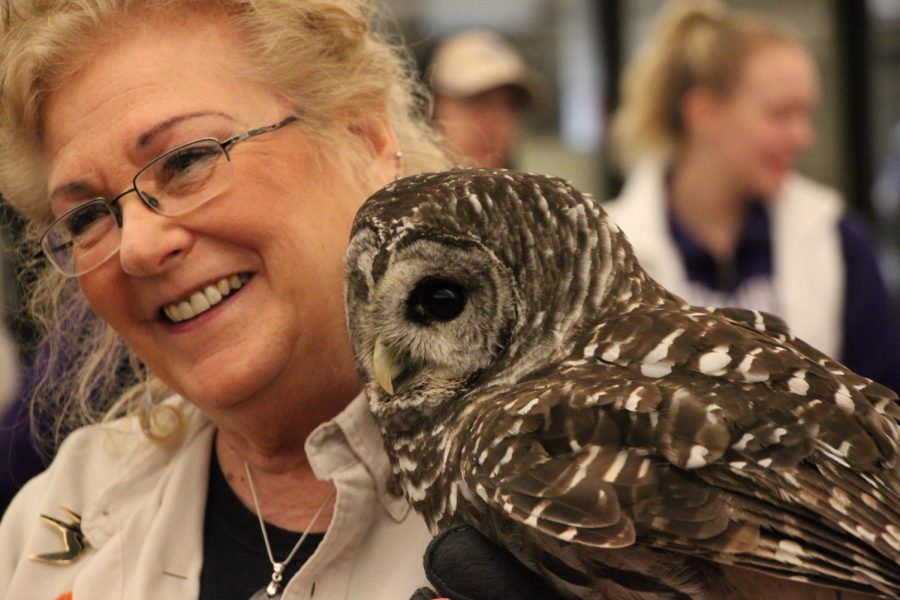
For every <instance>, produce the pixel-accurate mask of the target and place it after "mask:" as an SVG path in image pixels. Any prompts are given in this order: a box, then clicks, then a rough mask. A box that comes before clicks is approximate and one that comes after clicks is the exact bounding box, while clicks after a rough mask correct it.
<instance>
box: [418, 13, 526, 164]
mask: <svg viewBox="0 0 900 600" xmlns="http://www.w3.org/2000/svg"><path fill="white" fill-rule="evenodd" d="M428 78H429V81H430V82H431V89H432V93H433V94H434V112H433V118H434V121H435V124H436V125H437V127H438V129H439V130H440V131H441V132H442V133H443V135H444V138H445V140H446V143H447V146H448V148H449V149H450V150H451V152H453V153H454V154H455V158H456V159H457V160H459V161H460V162H462V163H464V164H465V165H466V166H473V167H494V168H511V167H512V166H513V164H514V161H515V155H516V149H517V147H518V146H519V142H520V140H521V138H522V133H523V129H524V121H525V116H526V113H527V111H528V110H529V109H530V108H531V107H532V105H533V103H534V101H535V97H536V92H537V84H536V82H535V78H534V75H533V74H532V72H531V70H530V69H529V67H528V65H527V64H526V63H525V60H524V59H523V58H522V55H521V54H520V53H519V51H518V50H517V49H516V48H515V47H514V46H513V45H512V43H510V42H509V41H508V40H507V39H505V38H503V37H502V36H500V35H499V34H497V33H496V32H493V31H490V30H486V29H470V30H465V31H462V32H460V33H457V34H455V35H452V36H450V37H448V38H447V39H445V40H444V41H443V42H442V43H441V44H440V45H439V46H438V48H437V49H436V50H435V53H434V56H433V58H432V61H431V64H430V66H429V68H428Z"/></svg>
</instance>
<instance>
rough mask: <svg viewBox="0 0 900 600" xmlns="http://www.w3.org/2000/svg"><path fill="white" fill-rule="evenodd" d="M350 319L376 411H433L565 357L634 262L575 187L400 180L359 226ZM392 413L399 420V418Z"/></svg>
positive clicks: (492, 180) (449, 177)
mask: <svg viewBox="0 0 900 600" xmlns="http://www.w3.org/2000/svg"><path fill="white" fill-rule="evenodd" d="M351 237H352V239H351V244H350V248H349V250H348V253H347V274H348V279H347V293H346V298H347V317H348V324H349V329H350V336H351V340H352V343H353V347H354V351H355V353H356V358H357V366H358V368H359V370H360V372H361V373H362V375H363V377H364V378H365V379H366V381H367V382H369V386H368V388H367V389H368V391H369V395H370V398H371V399H372V404H373V410H375V412H376V416H378V411H379V410H393V408H397V409H399V410H403V409H405V408H409V407H415V408H416V409H417V411H416V412H419V413H421V411H422V410H434V409H436V408H437V407H438V406H440V405H443V404H444V402H445V401H446V400H447V399H450V398H460V397H462V396H464V393H463V392H464V391H466V390H469V389H472V387H473V386H475V385H478V386H479V387H481V386H485V385H491V384H495V383H507V382H514V381H516V380H517V378H518V377H520V376H521V375H524V374H526V373H528V372H529V371H530V370H533V369H534V368H537V367H538V366H539V365H541V364H546V363H547V361H548V360H550V359H551V358H554V357H556V358H558V357H560V356H565V355H566V353H567V352H570V351H572V349H574V348H575V346H576V345H577V343H578V338H579V336H578V331H579V330H581V329H584V328H588V327H590V322H591V321H592V320H593V319H596V318H597V316H598V315H599V312H600V310H601V307H602V305H603V304H604V301H605V298H606V297H607V295H608V293H609V292H610V290H613V289H614V288H616V286H618V285H619V284H620V283H621V282H623V281H625V279H624V278H623V277H622V275H621V274H622V273H624V272H633V269H631V266H632V265H630V264H629V265H627V266H628V268H613V264H614V263H616V262H618V263H619V264H618V266H622V263H623V262H624V261H629V260H631V259H632V254H631V251H630V249H629V247H628V244H627V242H626V241H625V240H624V237H623V236H622V235H621V232H620V231H619V230H618V228H617V227H616V226H615V225H614V224H612V222H611V221H609V219H608V218H607V216H606V214H605V213H604V212H603V210H602V209H601V208H600V207H599V206H598V205H597V204H596V202H594V200H593V199H592V198H590V197H589V196H587V195H584V194H581V193H579V192H578V191H577V190H575V189H574V188H572V186H570V185H569V184H568V183H566V182H565V181H563V180H561V179H558V178H555V177H549V176H545V175H534V174H529V173H516V172H512V171H503V170H491V169H469V170H454V171H448V172H444V173H426V174H422V175H414V176H412V177H407V178H404V179H401V180H398V181H396V182H394V183H392V184H390V185H388V186H387V187H385V188H384V189H382V190H380V191H378V192H377V193H375V194H374V195H373V196H372V197H371V198H369V199H368V200H367V201H366V202H365V204H364V205H363V207H362V208H361V209H360V211H359V213H358V214H357V216H356V220H355V222H354V225H353V232H352V235H351ZM390 407H393V408H390Z"/></svg>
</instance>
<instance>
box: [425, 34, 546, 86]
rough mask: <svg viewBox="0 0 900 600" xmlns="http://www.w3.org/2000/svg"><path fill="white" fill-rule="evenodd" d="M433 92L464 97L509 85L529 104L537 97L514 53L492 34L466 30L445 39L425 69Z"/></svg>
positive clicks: (531, 76)
mask: <svg viewBox="0 0 900 600" xmlns="http://www.w3.org/2000/svg"><path fill="white" fill-rule="evenodd" d="M429 74H430V79H431V87H432V90H433V91H434V93H436V94H441V95H444V96H452V97H457V98H465V97H468V96H475V95H477V94H480V93H482V92H486V91H488V90H491V89H494V88H498V87H502V86H506V85H511V86H514V87H517V88H519V89H520V90H521V91H522V92H523V99H524V102H525V103H526V104H530V103H531V102H532V101H533V100H534V99H535V96H536V94H537V84H536V81H535V78H534V74H533V73H532V72H531V70H530V69H529V68H528V65H527V64H525V61H524V60H523V59H522V56H521V54H519V52H518V50H516V48H515V47H514V46H513V45H512V44H511V43H510V42H508V41H507V40H506V39H504V38H503V37H502V36H500V35H499V34H497V33H496V32H493V31H490V30H488V29H470V30H466V31H463V32H461V33H457V34H455V35H453V36H450V37H448V38H447V39H446V40H444V42H442V43H441V45H440V46H439V47H438V49H437V50H436V51H435V53H434V58H433V59H432V61H431V66H430V67H429Z"/></svg>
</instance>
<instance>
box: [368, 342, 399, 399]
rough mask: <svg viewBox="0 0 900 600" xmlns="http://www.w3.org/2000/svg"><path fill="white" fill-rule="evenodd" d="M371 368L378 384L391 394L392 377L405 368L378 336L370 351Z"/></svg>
mask: <svg viewBox="0 0 900 600" xmlns="http://www.w3.org/2000/svg"><path fill="white" fill-rule="evenodd" d="M372 370H373V371H374V372H375V381H377V382H378V385H380V386H381V388H382V389H383V390H384V391H386V392H387V393H388V394H390V395H392V396H393V395H394V379H395V378H396V377H397V376H398V375H400V374H401V373H403V371H405V370H406V365H404V364H403V363H401V362H398V361H396V360H395V359H394V357H393V356H391V353H390V352H388V349H387V348H386V347H385V345H384V344H382V343H381V338H379V339H377V340H375V350H374V351H373V352H372Z"/></svg>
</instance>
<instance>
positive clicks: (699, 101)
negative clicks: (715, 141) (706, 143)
mask: <svg viewBox="0 0 900 600" xmlns="http://www.w3.org/2000/svg"><path fill="white" fill-rule="evenodd" d="M722 103H723V101H722V98H721V97H720V96H719V95H718V94H716V93H715V92H713V91H712V90H709V89H707V88H702V87H695V88H693V89H691V90H689V91H688V92H687V93H686V94H685V95H684V97H683V98H682V99H681V120H682V123H684V133H685V134H686V135H688V136H694V135H704V134H707V133H709V132H710V131H711V128H714V127H715V126H716V124H717V123H718V121H719V119H718V117H719V115H720V113H721V112H722Z"/></svg>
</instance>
